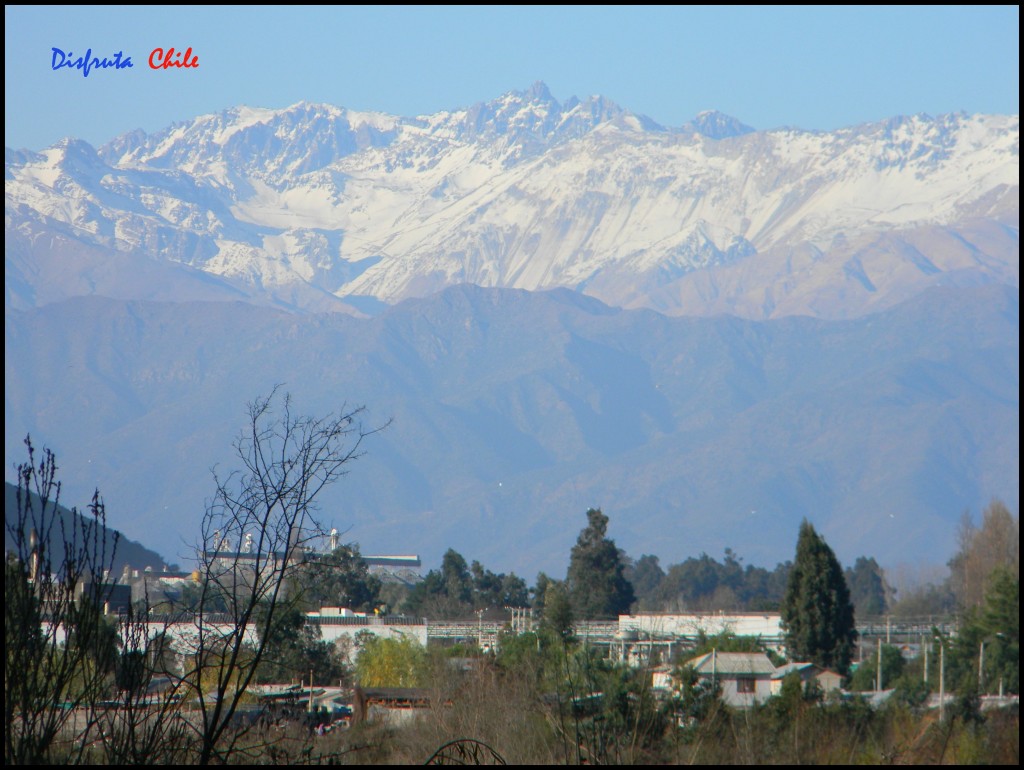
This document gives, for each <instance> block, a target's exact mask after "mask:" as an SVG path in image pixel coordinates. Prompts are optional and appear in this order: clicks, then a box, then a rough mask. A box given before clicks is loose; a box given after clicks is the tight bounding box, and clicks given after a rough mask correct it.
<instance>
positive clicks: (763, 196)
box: [5, 84, 1019, 318]
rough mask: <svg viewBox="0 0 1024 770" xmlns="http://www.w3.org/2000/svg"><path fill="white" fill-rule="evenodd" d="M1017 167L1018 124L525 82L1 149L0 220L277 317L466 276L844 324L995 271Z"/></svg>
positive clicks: (1013, 245) (30, 246) (393, 296)
mask: <svg viewBox="0 0 1024 770" xmlns="http://www.w3.org/2000/svg"><path fill="white" fill-rule="evenodd" d="M701 132H703V133H701ZM712 137H720V138H712ZM1018 159H1019V118H1017V117H1016V116H978V115H965V114H962V113H961V114H950V115H943V116H938V117H935V118H932V117H929V116H924V115H917V116H910V117H897V118H892V119H888V120H884V121H878V122H875V123H865V124H861V125H859V126H854V127H850V128H846V129H841V130H838V131H833V132H821V131H817V132H809V131H798V130H794V129H776V130H771V131H753V130H752V129H750V127H748V126H745V125H743V124H742V123H740V122H739V121H736V120H735V119H733V118H729V117H728V116H724V115H722V114H720V113H714V112H705V113H701V114H700V115H698V116H697V117H696V118H695V119H694V120H693V121H691V122H690V123H687V124H685V125H684V126H681V127H677V128H666V127H664V126H660V125H658V124H657V123H655V122H654V121H652V120H650V119H649V118H645V117H643V116H638V115H635V114H633V113H631V112H628V111H627V110H625V109H623V108H621V107H619V106H618V105H616V104H614V103H612V102H610V101H609V100H607V99H604V98H603V97H599V96H594V97H588V98H587V99H586V100H579V99H576V98H575V97H573V98H572V99H569V100H566V101H565V102H559V101H558V100H557V99H555V98H554V97H553V96H552V95H551V94H550V91H549V90H548V89H547V87H546V86H544V85H543V84H535V86H534V87H532V88H531V89H528V90H526V91H514V92H510V93H508V94H505V95H504V96H501V97H498V98H496V99H493V100H491V101H489V102H481V103H479V104H477V105H473V106H472V107H469V108H466V109H464V110H455V111H450V112H439V113H435V114H433V115H427V116H418V117H415V118H402V117H397V116H389V115H384V114H382V113H365V112H357V111H354V110H348V109H346V108H342V107H334V106H331V105H321V104H311V103H306V102H301V103H298V104H296V105H292V106H290V107H288V108H285V109H280V110H270V109H261V108H251V107H236V108H232V109H229V110H225V111H222V112H221V113H217V114H211V115H205V116H199V117H198V118H195V119H193V120H191V121H184V122H182V123H177V124H174V125H173V126H171V127H169V128H167V129H164V130H163V131H158V132H156V133H154V134H149V135H147V134H143V133H140V132H129V133H127V134H124V135H122V136H121V137H118V138H116V139H114V140H112V141H111V142H109V143H107V144H106V145H104V146H103V147H102V148H100V149H99V150H96V149H94V148H91V147H89V146H88V145H86V144H85V143H84V142H79V141H77V140H75V141H71V142H62V143H59V144H58V145H55V146H54V147H51V148H47V149H46V150H43V151H41V152H39V153H26V152H18V151H12V150H8V151H7V152H6V164H5V165H6V174H7V182H6V185H5V187H6V192H7V205H6V211H7V225H6V231H5V232H6V237H7V240H8V241H10V242H13V243H15V244H17V245H18V249H16V250H17V251H19V253H21V252H27V255H26V256H25V257H24V260H26V261H31V259H32V258H33V255H32V252H33V250H38V249H41V248H43V246H40V244H42V243H45V242H46V241H47V239H48V238H49V237H50V236H51V235H52V234H54V233H59V234H60V235H61V237H62V238H65V239H69V246H68V248H69V249H71V250H77V251H79V252H81V251H82V250H83V249H84V250H98V251H99V252H105V253H108V254H111V255H113V254H126V255H129V256H130V257H131V258H133V259H134V258H136V257H144V258H148V259H155V260H157V261H162V262H166V263H168V264H172V265H178V266H184V267H187V268H189V269H193V270H197V271H199V272H201V273H204V274H206V275H210V276H214V277H216V278H217V279H219V280H221V281H223V282H225V283H226V284H228V285H230V286H231V288H232V289H233V291H234V292H235V293H240V294H241V295H242V296H244V297H247V298H248V299H249V300H250V301H253V302H257V303H269V304H275V305H277V306H281V307H289V308H291V309H293V310H298V311H312V312H320V311H322V310H335V311H339V312H346V313H354V314H358V313H359V312H360V311H358V310H356V309H355V308H356V307H360V306H361V305H360V303H363V306H365V307H372V306H373V305H374V303H379V302H384V303H388V304H393V303H394V302H397V301H399V300H401V299H403V298H406V297H411V296H426V295H429V294H431V293H433V292H435V291H438V290H439V289H441V288H444V287H445V286H449V285H452V284H455V283H460V282H467V283H476V284H479V285H483V286H497V287H506V288H524V289H530V290H536V289H549V288H555V287H558V286H561V287H565V288H569V289H573V290H576V291H580V292H582V293H587V294H590V295H592V296H596V297H597V298H599V299H601V300H602V301H604V302H606V303H608V304H614V305H620V306H624V307H651V308H655V309H658V310H659V311H661V312H665V313H669V314H673V315H705V314H714V313H720V312H726V313H732V314H736V315H741V316H744V317H750V318H771V317H778V316H781V315H787V314H798V315H799V314H810V315H819V316H821V317H838V318H842V317H854V316H857V315H863V314H864V313H867V312H873V311H874V310H876V309H880V308H884V307H887V306H889V305H891V304H893V303H894V302H897V301H900V300H902V299H904V298H906V297H908V296H910V295H912V294H914V293H917V292H920V291H922V290H924V289H926V288H928V287H929V286H933V285H937V284H939V283H941V282H942V281H946V280H952V281H959V282H963V281H972V282H975V283H977V282H996V283H1008V284H1010V285H1018V284H1019V258H1018V255H1019V160H1018ZM939 231H942V232H945V233H948V234H949V237H945V236H944V235H942V234H941V233H940V232H939ZM937 233H938V234H937ZM954 242H958V243H959V245H957V244H956V243H954ZM890 262H892V263H895V264H898V265H899V266H900V269H899V270H893V269H890V268H889V267H888V265H889V263H890ZM879 265H881V267H879ZM21 272H22V273H25V272H26V271H25V270H23V269H22V270H21ZM25 280H28V279H25ZM711 285H713V286H714V289H713V291H712V290H711V288H710V287H711ZM79 290H81V289H79ZM96 291H98V292H99V293H103V286H102V285H100V286H97V288H96ZM709 292H710V293H709ZM822 294H824V295H827V296H829V301H828V302H825V303H815V302H813V301H812V300H811V299H810V296H811V295H822ZM65 296H69V295H67V294H65ZM188 296H189V295H187V294H186V298H187V297H188Z"/></svg>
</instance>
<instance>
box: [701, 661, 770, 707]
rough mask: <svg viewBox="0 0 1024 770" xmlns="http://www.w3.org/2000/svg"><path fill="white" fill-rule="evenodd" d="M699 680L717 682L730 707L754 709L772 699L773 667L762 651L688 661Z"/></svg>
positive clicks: (723, 697) (724, 699)
mask: <svg viewBox="0 0 1024 770" xmlns="http://www.w3.org/2000/svg"><path fill="white" fill-rule="evenodd" d="M686 665H688V666H692V667H693V669H694V670H695V671H696V672H697V675H698V676H699V677H700V678H701V680H702V681H711V682H716V683H717V684H718V685H719V686H720V687H721V688H722V700H723V701H725V702H726V703H727V704H728V705H730V706H741V707H742V706H753V705H754V704H755V703H760V702H761V701H765V700H767V699H768V698H770V697H771V696H772V690H771V679H772V674H774V673H775V666H774V665H772V662H771V660H769V659H768V656H767V655H766V654H765V653H763V652H717V651H715V650H712V651H711V652H709V653H707V654H706V655H701V656H700V657H698V658H693V659H692V660H689V661H687V663H686Z"/></svg>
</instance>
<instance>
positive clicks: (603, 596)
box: [566, 508, 636, 620]
mask: <svg viewBox="0 0 1024 770" xmlns="http://www.w3.org/2000/svg"><path fill="white" fill-rule="evenodd" d="M607 531H608V517H607V516H605V515H604V514H603V513H601V510H600V509H599V508H598V509H595V508H591V509H590V510H589V511H587V526H586V527H585V528H584V529H583V530H581V531H580V536H579V538H578V539H577V540H576V545H574V546H573V549H572V553H571V554H570V556H569V574H568V576H567V577H566V583H567V585H568V588H569V599H570V601H571V602H572V611H573V614H574V615H575V616H576V617H578V618H580V619H581V620H594V619H598V618H614V617H615V616H617V615H620V614H624V613H627V612H629V607H630V605H631V604H632V603H633V602H634V601H636V596H635V595H634V593H633V585H632V584H631V583H630V582H629V581H628V580H627V579H626V577H625V575H624V574H623V572H624V570H625V565H624V564H623V563H622V559H621V558H620V557H619V549H618V548H616V547H615V541H614V540H611V539H609V538H607V537H605V534H606V533H607Z"/></svg>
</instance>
